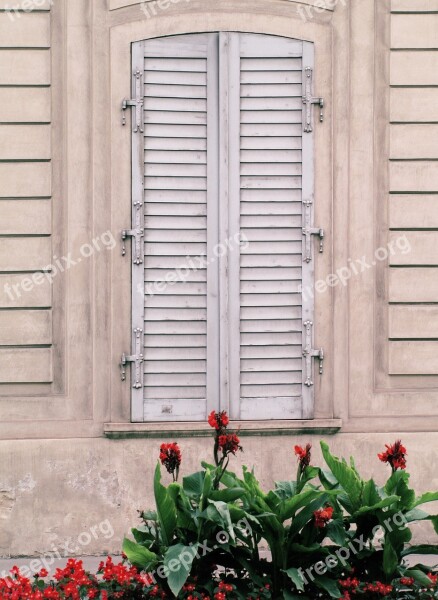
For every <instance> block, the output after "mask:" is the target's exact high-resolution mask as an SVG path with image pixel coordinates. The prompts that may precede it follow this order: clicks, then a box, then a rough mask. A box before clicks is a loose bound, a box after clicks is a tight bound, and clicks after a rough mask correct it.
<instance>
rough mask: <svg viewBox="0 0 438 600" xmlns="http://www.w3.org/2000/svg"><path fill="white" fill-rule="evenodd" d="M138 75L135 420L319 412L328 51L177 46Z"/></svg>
mask: <svg viewBox="0 0 438 600" xmlns="http://www.w3.org/2000/svg"><path fill="white" fill-rule="evenodd" d="M132 67H133V91H134V93H135V94H136V97H137V106H136V107H135V111H134V112H133V133H132V149H133V150H132V152H133V154H132V220H133V225H132V227H133V229H132V231H130V232H127V235H132V237H133V240H132V262H133V264H132V329H133V356H132V357H131V358H132V359H134V362H133V366H132V373H131V380H132V381H131V384H132V420H133V421H139V422H142V421H164V420H166V421H196V420H204V419H205V418H206V415H207V413H208V412H209V411H211V410H213V409H216V410H219V409H220V410H227V411H229V413H230V415H231V417H232V418H233V419H238V420H239V419H241V420H256V419H302V418H312V415H313V389H314V387H313V370H314V365H313V356H312V355H313V354H315V352H314V351H313V350H312V349H313V294H312V293H309V290H312V286H313V271H314V256H313V253H314V248H313V245H314V242H313V241H312V237H311V234H313V233H317V232H318V230H315V229H312V230H311V232H310V229H311V228H312V226H313V133H312V131H311V127H308V123H307V120H308V115H309V113H308V110H310V104H307V103H306V102H303V96H306V94H308V93H309V84H310V83H311V76H312V73H313V44H312V43H310V42H302V41H299V40H294V39H288V38H281V37H276V36H268V35H258V34H241V33H229V32H224V33H208V34H194V35H181V36H173V37H168V38H159V39H152V40H147V41H142V42H136V43H134V44H133V46H132ZM303 121H304V122H303ZM306 129H310V131H306ZM306 230H309V231H306ZM302 290H305V293H303V291H302ZM136 356H137V359H138V358H139V357H140V360H135V357H136Z"/></svg>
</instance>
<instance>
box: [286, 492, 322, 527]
mask: <svg viewBox="0 0 438 600" xmlns="http://www.w3.org/2000/svg"><path fill="white" fill-rule="evenodd" d="M323 494H324V497H325V498H326V497H327V496H326V494H325V492H320V491H318V490H307V491H305V492H301V494H297V495H296V496H294V497H293V498H291V499H290V500H287V501H286V502H284V504H282V506H281V508H280V517H279V518H280V521H282V522H284V521H286V520H287V519H290V518H291V517H293V516H294V514H295V513H296V512H297V510H299V509H300V508H303V506H307V505H308V504H309V503H310V502H312V501H313V500H316V499H317V498H320V497H321V496H322V495H323Z"/></svg>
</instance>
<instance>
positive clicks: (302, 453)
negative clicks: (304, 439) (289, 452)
mask: <svg viewBox="0 0 438 600" xmlns="http://www.w3.org/2000/svg"><path fill="white" fill-rule="evenodd" d="M311 449H312V444H306V447H305V448H303V447H302V446H295V448H294V451H295V456H297V457H298V462H299V470H300V472H301V473H303V471H304V469H305V468H306V467H308V466H309V465H310V459H311V456H312V454H311V452H310V451H311Z"/></svg>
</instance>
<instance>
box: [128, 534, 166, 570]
mask: <svg viewBox="0 0 438 600" xmlns="http://www.w3.org/2000/svg"><path fill="white" fill-rule="evenodd" d="M122 550H123V552H124V553H125V554H126V556H127V557H128V560H129V562H130V563H131V564H132V565H134V566H135V567H140V568H141V569H144V570H148V569H151V568H153V567H154V566H155V565H156V564H157V562H158V556H157V555H156V554H155V552H151V551H150V550H148V549H147V548H145V547H144V546H140V544H137V543H136V542H133V541H131V540H128V538H125V539H124V540H123V547H122Z"/></svg>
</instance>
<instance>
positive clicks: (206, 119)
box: [133, 34, 219, 421]
mask: <svg viewBox="0 0 438 600" xmlns="http://www.w3.org/2000/svg"><path fill="white" fill-rule="evenodd" d="M216 37H217V36H216V35H215V34H211V35H208V34H206V35H204V34H201V35H187V36H177V37H174V38H161V39H157V40H150V41H145V42H139V43H138V44H135V45H134V46H135V47H134V49H133V53H134V56H135V55H136V54H137V56H138V60H140V61H141V63H142V69H144V137H143V136H137V139H143V141H144V147H142V148H141V149H140V150H139V156H140V157H141V159H140V160H141V166H140V170H141V171H140V172H141V174H142V178H143V176H144V186H143V185H142V188H141V189H142V190H143V187H144V196H143V198H142V199H141V202H142V203H143V201H144V211H145V214H144V224H145V229H144V269H143V268H141V275H140V273H138V274H137V277H138V278H140V277H141V281H140V279H139V282H138V283H139V284H140V288H139V289H140V290H141V292H140V294H138V293H137V297H136V299H135V300H134V309H135V303H137V311H136V312H137V313H138V316H137V321H140V320H141V321H143V320H144V363H143V364H144V381H143V384H144V386H143V389H141V390H138V391H137V401H136V406H137V407H138V408H137V415H136V417H137V420H140V421H142V420H147V421H160V420H172V421H178V420H204V419H205V418H206V415H207V408H208V405H210V404H211V403H212V402H214V393H215V391H217V372H218V371H217V368H215V366H214V362H215V361H216V360H217V359H216V353H215V352H214V351H213V350H211V349H210V350H209V344H210V345H211V344H213V343H214V338H215V337H216V339H217V334H216V336H215V322H217V321H218V318H219V316H218V308H217V306H216V305H215V304H216V303H217V297H218V293H217V276H216V275H215V272H216V271H217V265H214V264H213V265H212V266H211V267H209V268H208V269H207V261H208V257H209V254H210V253H211V247H212V240H213V238H216V237H217V235H216V233H215V227H217V223H215V219H214V213H215V211H216V210H217V193H216V191H215V189H214V181H215V173H216V172H217V161H216V160H215V157H216V156H217V135H218V130H217V108H216V97H217V91H216V86H217V66H218V61H217V42H216V40H215V38H216ZM215 42H216V43H215ZM211 102H213V106H210V103H211ZM133 135H134V136H135V135H136V134H135V133H134V134H133ZM134 155H135V152H134ZM134 183H135V174H134ZM134 202H135V199H134ZM210 213H211V223H209V225H208V224H207V214H210ZM133 269H134V271H135V266H134V267H133ZM143 275H144V284H143ZM166 277H167V278H169V277H172V279H170V280H169V279H168V283H166ZM143 285H144V288H143ZM136 287H138V285H137V286H135V285H134V288H136ZM143 289H144V294H143V292H142V290H143ZM134 294H135V292H134ZM139 301H141V302H143V301H144V305H142V306H139V305H138V302H139ZM207 313H209V314H210V315H211V318H210V320H209V322H208V324H207ZM215 315H216V316H215ZM134 325H135V318H134ZM208 333H209V340H208V341H207V334H208ZM209 357H211V362H212V364H211V368H210V369H209V371H208V372H207V361H208V360H209ZM209 366H210V365H209ZM213 390H214V391H213ZM134 393H135V392H134Z"/></svg>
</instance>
